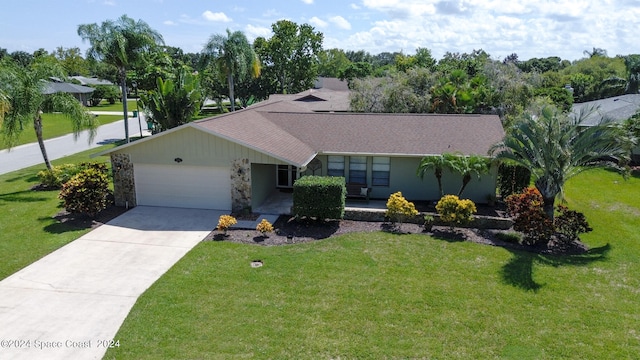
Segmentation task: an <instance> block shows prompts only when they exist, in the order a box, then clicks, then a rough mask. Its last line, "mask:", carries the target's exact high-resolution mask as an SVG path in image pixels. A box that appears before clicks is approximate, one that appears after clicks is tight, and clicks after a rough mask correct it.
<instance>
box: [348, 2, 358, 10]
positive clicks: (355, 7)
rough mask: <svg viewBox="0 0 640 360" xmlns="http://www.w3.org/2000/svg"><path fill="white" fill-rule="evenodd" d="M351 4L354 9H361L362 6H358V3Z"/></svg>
mask: <svg viewBox="0 0 640 360" xmlns="http://www.w3.org/2000/svg"><path fill="white" fill-rule="evenodd" d="M349 6H351V8H352V9H353V10H360V6H358V4H354V3H351V5H349Z"/></svg>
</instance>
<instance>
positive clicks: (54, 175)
mask: <svg viewBox="0 0 640 360" xmlns="http://www.w3.org/2000/svg"><path fill="white" fill-rule="evenodd" d="M90 168H93V169H96V170H99V171H102V172H104V173H105V174H107V171H108V170H107V165H106V164H104V163H90V162H83V163H80V164H62V165H58V166H54V167H52V169H51V170H49V169H46V170H42V171H40V172H38V174H37V176H38V180H40V183H41V184H42V185H44V186H45V187H48V188H54V189H59V188H61V187H62V184H64V183H66V182H67V181H69V180H71V178H72V177H73V176H74V175H76V174H78V173H80V172H81V171H83V170H85V169H90Z"/></svg>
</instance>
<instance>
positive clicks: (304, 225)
mask: <svg viewBox="0 0 640 360" xmlns="http://www.w3.org/2000/svg"><path fill="white" fill-rule="evenodd" d="M425 208H426V206H425ZM479 210H480V209H479ZM126 211H127V209H126V208H124V207H118V206H115V205H109V206H108V207H107V208H106V209H105V210H103V211H101V212H100V213H98V214H97V215H96V216H95V217H93V218H92V217H89V216H87V215H81V214H72V213H69V212H67V211H66V210H62V211H60V212H59V213H57V214H56V215H55V216H53V218H54V219H56V220H58V221H59V222H60V223H63V224H66V225H68V226H71V227H73V228H77V229H88V228H91V229H94V228H96V227H98V226H100V225H102V224H105V223H107V222H109V221H110V220H112V219H114V218H116V217H117V216H119V215H121V214H123V213H124V212H126ZM421 211H425V210H421ZM495 211H496V210H488V209H487V210H485V211H483V212H484V213H486V214H487V215H492V216H496V213H495ZM497 211H499V210H497ZM479 212H480V211H479ZM238 215H240V214H238ZM258 215H259V214H244V216H240V217H241V218H246V219H247V220H256V219H257V216H258ZM498 216H499V214H498ZM273 227H274V228H275V231H274V232H273V233H270V234H269V235H268V236H266V237H264V236H262V235H261V234H260V233H258V232H257V231H256V230H242V229H231V230H228V231H227V234H226V235H224V234H222V233H221V232H219V231H217V230H213V231H211V233H209V235H207V237H206V238H205V239H204V240H203V241H229V242H235V243H243V244H252V245H263V246H276V245H291V244H300V243H307V242H313V241H321V240H323V239H328V238H331V237H335V236H339V235H343V234H348V233H354V232H360V233H368V232H376V231H386V232H389V233H394V234H399V235H402V234H424V235H430V236H432V237H433V238H435V239H439V240H443V241H448V242H459V241H470V242H474V243H478V244H485V245H491V246H500V247H504V248H508V249H512V250H520V251H528V252H533V253H539V254H556V255H574V254H584V253H586V252H587V251H588V248H587V247H586V246H585V245H584V244H582V243H581V242H579V241H575V242H574V243H573V244H571V245H570V246H568V247H564V248H560V247H556V246H553V244H552V245H551V246H526V245H520V244H516V243H511V242H505V241H502V240H500V239H499V238H498V237H497V234H498V233H500V232H512V230H480V229H472V228H454V229H451V228H449V227H446V226H434V227H433V228H432V230H431V231H430V232H426V231H425V230H424V228H423V227H422V226H420V225H417V224H402V231H398V229H397V227H394V226H392V224H390V223H388V222H375V221H353V220H341V221H322V222H316V221H296V220H295V219H294V218H293V217H291V216H286V215H282V216H280V217H279V218H278V220H277V221H276V222H275V224H273Z"/></svg>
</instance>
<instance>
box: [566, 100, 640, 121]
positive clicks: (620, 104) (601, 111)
mask: <svg viewBox="0 0 640 360" xmlns="http://www.w3.org/2000/svg"><path fill="white" fill-rule="evenodd" d="M590 108H593V113H592V114H591V115H589V116H587V117H586V118H585V120H584V121H582V124H583V125H585V126H593V125H596V124H597V123H598V122H599V121H600V119H602V118H604V119H606V120H609V121H614V122H623V121H625V120H627V119H629V118H630V117H632V116H633V115H635V113H636V112H638V110H640V94H627V95H620V96H614V97H610V98H607V99H600V100H594V101H587V102H584V103H578V104H573V109H572V110H571V111H572V112H573V113H574V114H579V113H580V112H581V111H588V109H590Z"/></svg>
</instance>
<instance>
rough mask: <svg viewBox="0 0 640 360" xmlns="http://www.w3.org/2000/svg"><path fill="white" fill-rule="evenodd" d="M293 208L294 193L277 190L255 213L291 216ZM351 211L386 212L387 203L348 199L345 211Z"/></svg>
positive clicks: (384, 201)
mask: <svg viewBox="0 0 640 360" xmlns="http://www.w3.org/2000/svg"><path fill="white" fill-rule="evenodd" d="M292 206H293V192H290V191H282V190H276V191H274V192H273V193H271V195H269V197H268V198H267V199H266V200H265V201H264V202H263V203H262V204H261V205H260V206H258V207H256V208H255V209H253V212H255V213H258V214H276V215H291V207H292ZM351 209H354V210H356V209H369V210H372V211H373V210H379V211H382V212H384V211H386V209H387V201H386V200H369V201H366V200H358V199H347V201H346V203H345V211H347V210H351Z"/></svg>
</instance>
